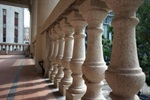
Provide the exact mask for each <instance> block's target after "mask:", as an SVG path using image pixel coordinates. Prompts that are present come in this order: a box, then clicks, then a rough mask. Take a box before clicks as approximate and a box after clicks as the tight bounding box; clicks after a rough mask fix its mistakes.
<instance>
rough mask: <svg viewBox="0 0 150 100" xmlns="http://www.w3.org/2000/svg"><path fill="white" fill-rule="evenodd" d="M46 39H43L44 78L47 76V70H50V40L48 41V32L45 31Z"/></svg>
mask: <svg viewBox="0 0 150 100" xmlns="http://www.w3.org/2000/svg"><path fill="white" fill-rule="evenodd" d="M45 35H46V37H45V39H46V41H45V42H46V43H45V44H46V47H45V50H44V51H45V52H44V54H45V57H44V58H45V59H44V69H45V73H44V77H46V78H47V77H48V75H49V68H50V62H49V56H50V40H49V30H47V31H46V34H45Z"/></svg>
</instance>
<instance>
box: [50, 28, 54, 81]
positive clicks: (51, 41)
mask: <svg viewBox="0 0 150 100" xmlns="http://www.w3.org/2000/svg"><path fill="white" fill-rule="evenodd" d="M49 38H50V54H49V65H50V66H49V79H50V80H51V81H52V79H51V74H52V71H53V61H52V58H53V54H54V48H55V47H54V46H55V41H54V37H53V35H52V30H51V31H49Z"/></svg>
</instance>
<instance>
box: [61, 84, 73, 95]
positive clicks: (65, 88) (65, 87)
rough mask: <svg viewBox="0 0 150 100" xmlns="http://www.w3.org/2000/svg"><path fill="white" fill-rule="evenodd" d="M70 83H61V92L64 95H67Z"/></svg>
mask: <svg viewBox="0 0 150 100" xmlns="http://www.w3.org/2000/svg"><path fill="white" fill-rule="evenodd" d="M69 86H70V85H62V84H61V82H60V83H59V92H60V94H61V95H62V96H65V95H66V90H67V89H68V87H69Z"/></svg>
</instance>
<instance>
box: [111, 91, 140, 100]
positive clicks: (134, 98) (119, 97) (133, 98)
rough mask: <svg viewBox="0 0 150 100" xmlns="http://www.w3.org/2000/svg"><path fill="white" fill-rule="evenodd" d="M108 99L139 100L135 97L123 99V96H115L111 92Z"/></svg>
mask: <svg viewBox="0 0 150 100" xmlns="http://www.w3.org/2000/svg"><path fill="white" fill-rule="evenodd" d="M110 97H111V99H112V100H140V99H139V97H138V96H137V95H135V96H133V97H125V96H118V95H115V94H114V93H113V92H111V93H110Z"/></svg>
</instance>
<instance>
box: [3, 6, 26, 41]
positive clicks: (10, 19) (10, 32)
mask: <svg viewBox="0 0 150 100" xmlns="http://www.w3.org/2000/svg"><path fill="white" fill-rule="evenodd" d="M3 9H6V43H14V29H15V25H14V19H15V12H17V13H18V15H19V16H18V43H23V29H24V8H19V7H14V6H8V5H0V26H1V27H0V42H3Z"/></svg>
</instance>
